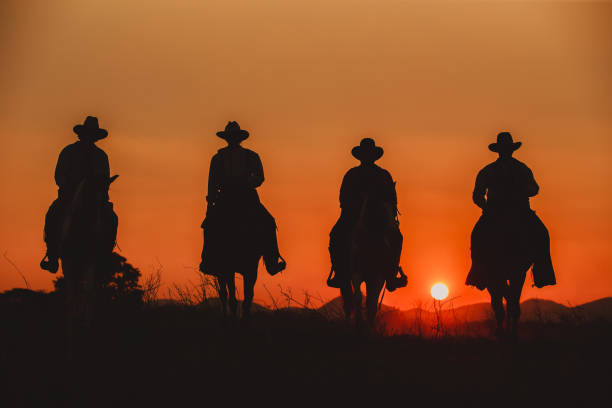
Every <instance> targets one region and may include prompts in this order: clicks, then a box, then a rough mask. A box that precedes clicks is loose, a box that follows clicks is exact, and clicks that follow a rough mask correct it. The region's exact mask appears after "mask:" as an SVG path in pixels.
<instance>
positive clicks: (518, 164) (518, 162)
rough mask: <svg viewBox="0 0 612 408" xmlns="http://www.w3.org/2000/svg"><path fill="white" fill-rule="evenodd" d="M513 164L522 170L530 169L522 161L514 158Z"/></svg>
mask: <svg viewBox="0 0 612 408" xmlns="http://www.w3.org/2000/svg"><path fill="white" fill-rule="evenodd" d="M512 164H514V165H515V166H516V167H520V168H522V169H529V166H527V165H526V164H525V163H523V162H522V161H520V160H518V159H515V158H514V157H513V158H512Z"/></svg>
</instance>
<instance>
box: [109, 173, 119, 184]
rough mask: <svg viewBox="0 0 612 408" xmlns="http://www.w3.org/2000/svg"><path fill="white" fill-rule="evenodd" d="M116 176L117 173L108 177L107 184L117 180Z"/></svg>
mask: <svg viewBox="0 0 612 408" xmlns="http://www.w3.org/2000/svg"><path fill="white" fill-rule="evenodd" d="M117 177H119V175H118V174H115V175H114V176H112V177H111V178H109V179H108V184H111V183H112V182H113V181H115V180H117Z"/></svg>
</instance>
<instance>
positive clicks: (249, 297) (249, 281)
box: [242, 258, 259, 322]
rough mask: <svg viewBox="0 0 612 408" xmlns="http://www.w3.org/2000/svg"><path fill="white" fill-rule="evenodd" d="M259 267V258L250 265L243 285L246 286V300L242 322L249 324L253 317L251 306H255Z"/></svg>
mask: <svg viewBox="0 0 612 408" xmlns="http://www.w3.org/2000/svg"><path fill="white" fill-rule="evenodd" d="M258 265H259V258H257V260H256V261H255V262H254V263H253V264H251V265H249V266H248V267H247V268H246V270H245V271H244V273H243V274H242V277H243V285H244V300H243V301H242V320H243V321H244V322H247V321H248V320H249V318H250V316H251V305H252V304H253V296H254V295H255V291H254V289H255V282H256V281H257V267H258Z"/></svg>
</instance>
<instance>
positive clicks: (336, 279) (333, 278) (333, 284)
mask: <svg viewBox="0 0 612 408" xmlns="http://www.w3.org/2000/svg"><path fill="white" fill-rule="evenodd" d="M343 281H344V279H341V277H340V276H338V271H337V270H335V269H334V267H333V266H332V269H331V271H329V276H328V277H327V286H329V287H330V288H336V289H340V288H342V286H343V283H344V282H343Z"/></svg>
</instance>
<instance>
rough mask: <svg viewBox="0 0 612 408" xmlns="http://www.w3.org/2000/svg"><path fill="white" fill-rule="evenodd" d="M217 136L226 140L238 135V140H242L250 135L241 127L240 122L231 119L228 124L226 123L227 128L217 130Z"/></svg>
mask: <svg viewBox="0 0 612 408" xmlns="http://www.w3.org/2000/svg"><path fill="white" fill-rule="evenodd" d="M217 136H219V137H220V138H221V139H225V140H228V139H229V138H231V137H236V138H237V139H238V141H240V142H242V141H243V140H245V139H246V138H247V137H249V132H247V131H246V130H242V129H240V125H239V124H238V122H234V121H229V122H227V125H225V130H222V131H220V132H217Z"/></svg>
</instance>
